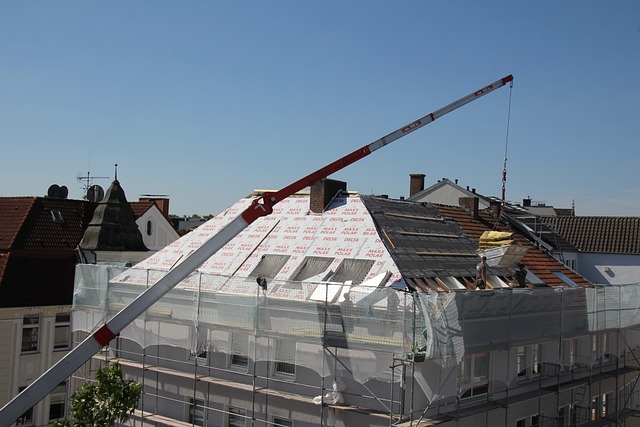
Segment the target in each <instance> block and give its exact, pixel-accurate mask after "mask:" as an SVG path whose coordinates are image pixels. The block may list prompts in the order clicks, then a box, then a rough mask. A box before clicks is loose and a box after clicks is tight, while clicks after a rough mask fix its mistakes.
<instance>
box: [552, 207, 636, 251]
mask: <svg viewBox="0 0 640 427" xmlns="http://www.w3.org/2000/svg"><path fill="white" fill-rule="evenodd" d="M540 220H541V221H543V222H545V223H546V224H549V225H550V226H551V227H552V228H554V229H555V230H556V232H557V233H558V234H560V235H561V236H563V237H564V238H565V239H567V240H568V241H569V242H570V243H571V244H573V245H574V246H575V247H577V248H578V250H580V251H582V252H600V253H616V254H640V218H638V217H606V216H574V217H564V216H562V217H541V218H540Z"/></svg>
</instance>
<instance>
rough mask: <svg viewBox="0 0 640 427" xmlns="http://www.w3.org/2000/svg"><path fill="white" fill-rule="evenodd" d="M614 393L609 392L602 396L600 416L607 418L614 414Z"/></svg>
mask: <svg viewBox="0 0 640 427" xmlns="http://www.w3.org/2000/svg"><path fill="white" fill-rule="evenodd" d="M612 399H613V393H607V394H603V395H602V396H600V418H606V417H607V416H609V415H613V414H614V411H615V406H614V405H613V400H612ZM609 408H611V413H609Z"/></svg>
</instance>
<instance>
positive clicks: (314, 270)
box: [290, 256, 333, 282]
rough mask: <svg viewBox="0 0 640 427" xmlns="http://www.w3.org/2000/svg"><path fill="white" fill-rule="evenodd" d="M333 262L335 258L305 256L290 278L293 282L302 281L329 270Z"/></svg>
mask: <svg viewBox="0 0 640 427" xmlns="http://www.w3.org/2000/svg"><path fill="white" fill-rule="evenodd" d="M332 262H333V258H323V257H315V256H308V257H305V258H304V260H302V263H301V264H300V265H299V266H298V268H297V269H296V271H295V272H294V273H293V274H292V275H291V279H290V280H291V281H293V282H302V281H303V280H307V279H309V278H310V277H313V276H317V275H318V274H320V273H322V272H324V271H327V269H328V268H329V266H330V265H331V263H332Z"/></svg>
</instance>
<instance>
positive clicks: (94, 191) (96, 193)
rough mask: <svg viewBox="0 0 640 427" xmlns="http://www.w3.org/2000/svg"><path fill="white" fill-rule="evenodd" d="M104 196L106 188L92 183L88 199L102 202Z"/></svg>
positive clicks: (88, 191)
mask: <svg viewBox="0 0 640 427" xmlns="http://www.w3.org/2000/svg"><path fill="white" fill-rule="evenodd" d="M103 198H104V190H103V189H102V187H100V186H99V185H92V186H91V187H89V189H88V190H87V200H88V201H90V202H100V201H102V199H103Z"/></svg>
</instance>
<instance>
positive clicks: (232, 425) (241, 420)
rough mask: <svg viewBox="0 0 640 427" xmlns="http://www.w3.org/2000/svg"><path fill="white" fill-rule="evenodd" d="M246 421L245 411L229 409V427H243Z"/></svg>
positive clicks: (231, 407)
mask: <svg viewBox="0 0 640 427" xmlns="http://www.w3.org/2000/svg"><path fill="white" fill-rule="evenodd" d="M246 419H247V411H246V410H245V409H243V408H234V407H233V406H230V407H229V422H228V423H227V425H228V426H229V427H244V426H245V425H246V424H247V423H246Z"/></svg>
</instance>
